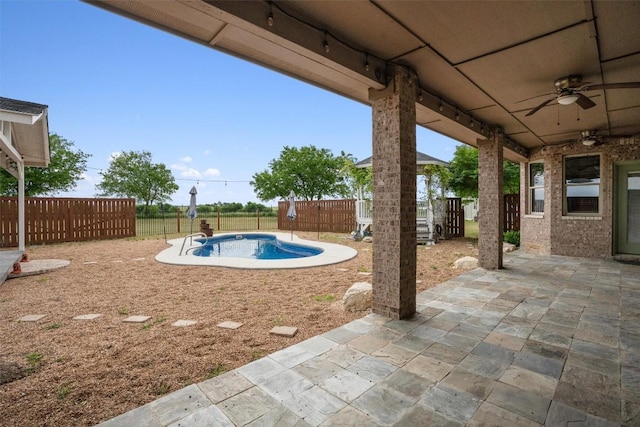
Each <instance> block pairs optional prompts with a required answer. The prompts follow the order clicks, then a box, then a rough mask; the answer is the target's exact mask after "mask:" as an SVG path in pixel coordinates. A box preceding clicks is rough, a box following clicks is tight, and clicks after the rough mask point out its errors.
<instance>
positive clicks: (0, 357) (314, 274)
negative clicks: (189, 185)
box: [0, 233, 477, 426]
mask: <svg viewBox="0 0 640 427" xmlns="http://www.w3.org/2000/svg"><path fill="white" fill-rule="evenodd" d="M298 235H299V236H300V237H303V238H308V239H310V240H315V239H316V234H315V233H298ZM320 237H321V240H323V241H329V242H333V243H342V244H346V245H349V246H352V247H354V248H355V249H357V250H358V256H357V257H356V258H354V259H352V260H350V261H347V262H344V263H341V264H336V265H330V266H326V267H316V268H308V269H298V270H272V271H258V270H233V269H222V268H215V267H188V266H184V267H183V266H170V265H164V264H159V263H157V262H156V261H155V260H154V256H155V255H156V254H157V253H158V252H160V251H161V250H163V249H164V248H166V247H167V245H166V243H165V241H164V240H118V241H108V242H88V243H74V244H62V245H51V246H41V247H31V248H27V251H28V253H29V256H30V258H31V259H52V258H53V259H66V260H70V261H71V264H70V265H69V266H68V267H66V268H63V269H61V270H57V271H55V272H51V273H47V274H44V275H39V276H30V277H22V278H16V279H11V280H8V281H6V282H5V283H4V284H2V285H0V425H2V426H71V425H73V426H80V425H94V424H96V423H99V422H101V421H104V420H107V419H109V418H112V417H114V416H116V415H119V414H121V413H124V412H126V411H128V410H130V409H133V408H136V407H138V406H140V405H143V404H145V403H148V402H150V401H152V400H154V399H157V398H159V397H160V396H162V395H164V394H166V393H169V392H172V391H174V390H177V389H179V388H181V387H184V386H186V385H189V384H192V383H194V382H199V381H203V380H205V379H207V378H211V377H212V376H215V375H218V374H220V373H222V372H224V371H227V370H231V369H234V368H237V367H239V366H241V365H243V364H246V363H248V362H250V361H252V360H255V359H258V358H260V357H263V356H265V355H267V354H270V353H272V352H274V351H276V350H279V349H282V348H284V347H287V346H289V345H292V344H295V343H297V342H300V341H303V340H305V339H307V338H310V337H312V336H314V335H318V334H321V333H323V332H326V331H328V330H331V329H333V328H335V327H337V326H340V325H342V324H344V323H347V322H349V321H351V320H353V319H356V318H359V317H361V316H363V315H364V314H365V313H357V314H356V313H345V312H344V311H343V310H342V306H341V299H342V296H343V294H344V292H345V291H346V290H347V289H348V288H349V287H350V286H351V285H352V284H353V283H355V282H362V281H369V282H370V281H371V277H370V276H366V275H363V274H360V273H362V272H365V273H366V272H371V271H372V247H371V244H369V243H362V242H353V241H351V240H348V239H346V238H344V236H341V235H334V234H324V235H321V236H320ZM464 255H472V256H477V248H476V247H475V245H472V244H471V243H470V241H468V240H464V239H461V240H450V241H443V242H441V243H438V244H437V245H436V246H418V272H417V274H418V282H420V283H418V284H417V288H418V290H419V291H420V290H423V289H426V288H428V287H431V286H433V285H435V284H438V283H441V282H443V281H446V280H447V279H449V278H451V277H454V276H456V275H458V274H460V270H455V269H453V268H452V264H453V261H455V260H456V259H457V258H460V257H462V256H464ZM342 269H346V271H342ZM89 313H99V314H102V316H101V317H99V318H97V319H95V320H73V319H72V318H73V317H74V316H78V315H83V314H89ZM27 314H46V317H45V318H44V319H42V320H40V321H39V322H18V321H17V319H18V318H20V317H22V316H24V315H27ZM130 315H146V316H152V318H151V320H149V321H148V322H146V323H144V324H125V323H123V322H122V319H124V318H125V317H127V316H130ZM179 319H187V320H197V322H198V323H197V324H196V325H194V326H188V327H173V326H171V324H172V323H173V322H175V321H176V320H179ZM226 320H231V321H236V322H242V323H243V326H242V327H241V328H239V329H237V330H225V329H221V328H218V327H216V325H217V324H218V323H220V322H223V321H226ZM276 325H283V326H295V327H297V328H299V331H298V334H297V335H296V336H295V337H294V338H282V337H275V336H271V335H269V330H271V328H273V327H274V326H276Z"/></svg>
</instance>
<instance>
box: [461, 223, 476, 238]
mask: <svg viewBox="0 0 640 427" xmlns="http://www.w3.org/2000/svg"><path fill="white" fill-rule="evenodd" d="M464 237H468V238H470V239H477V238H478V222H477V221H471V220H465V221H464Z"/></svg>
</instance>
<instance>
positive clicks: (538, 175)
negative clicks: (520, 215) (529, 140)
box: [529, 163, 544, 214]
mask: <svg viewBox="0 0 640 427" xmlns="http://www.w3.org/2000/svg"><path fill="white" fill-rule="evenodd" d="M529 212H530V213H532V214H542V213H544V163H530V164H529Z"/></svg>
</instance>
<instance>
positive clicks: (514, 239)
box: [502, 231, 520, 246]
mask: <svg viewBox="0 0 640 427" xmlns="http://www.w3.org/2000/svg"><path fill="white" fill-rule="evenodd" d="M502 240H504V241H505V242H507V243H511V244H512V245H516V246H520V232H519V231H505V232H504V234H503V238H502Z"/></svg>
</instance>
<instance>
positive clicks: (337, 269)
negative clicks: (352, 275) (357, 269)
mask: <svg viewBox="0 0 640 427" xmlns="http://www.w3.org/2000/svg"><path fill="white" fill-rule="evenodd" d="M336 271H349V270H348V269H346V268H336Z"/></svg>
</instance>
